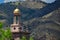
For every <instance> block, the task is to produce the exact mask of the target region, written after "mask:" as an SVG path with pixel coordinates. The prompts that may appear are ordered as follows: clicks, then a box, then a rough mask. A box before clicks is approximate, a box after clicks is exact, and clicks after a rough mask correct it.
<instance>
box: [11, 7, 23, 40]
mask: <svg viewBox="0 0 60 40" xmlns="http://www.w3.org/2000/svg"><path fill="white" fill-rule="evenodd" d="M13 13H14V17H13V24H11V32H12V37H13V40H20V32H21V31H22V30H23V29H22V27H21V24H20V10H19V9H18V8H16V9H15V10H14V12H13Z"/></svg>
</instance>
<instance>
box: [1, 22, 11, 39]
mask: <svg viewBox="0 0 60 40" xmlns="http://www.w3.org/2000/svg"><path fill="white" fill-rule="evenodd" d="M2 27H3V23H1V22H0V40H11V38H12V35H11V31H10V28H7V29H6V30H4V29H3V28H2Z"/></svg>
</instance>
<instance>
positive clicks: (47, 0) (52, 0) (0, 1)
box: [0, 0, 55, 3]
mask: <svg viewBox="0 0 60 40" xmlns="http://www.w3.org/2000/svg"><path fill="white" fill-rule="evenodd" d="M9 1H16V0H0V3H3V2H9ZM41 1H43V2H46V3H52V2H54V1H55V0H41Z"/></svg>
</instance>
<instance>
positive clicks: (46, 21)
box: [0, 2, 60, 40]
mask: <svg viewBox="0 0 60 40" xmlns="http://www.w3.org/2000/svg"><path fill="white" fill-rule="evenodd" d="M16 3H17V2H13V3H12V2H10V3H5V4H1V5H0V15H1V16H0V21H1V22H4V25H5V26H8V25H11V24H12V22H13V10H14V9H15V8H16ZM46 5H47V4H44V3H42V2H40V3H37V2H19V5H18V8H19V9H20V11H21V23H22V25H24V26H26V27H28V28H29V31H30V32H31V34H30V35H32V36H34V38H35V40H45V39H46V40H50V39H51V38H52V39H51V40H59V38H60V35H59V34H60V19H59V17H60V8H58V9H57V10H54V11H52V12H51V13H49V14H47V15H44V16H42V17H38V16H39V14H38V13H40V9H43V8H44V7H45V6H46ZM52 9H53V8H52ZM48 11H49V10H48ZM42 12H43V10H42ZM36 15H37V16H36ZM41 15H42V13H41ZM41 15H40V16H41ZM53 38H54V39H53Z"/></svg>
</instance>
